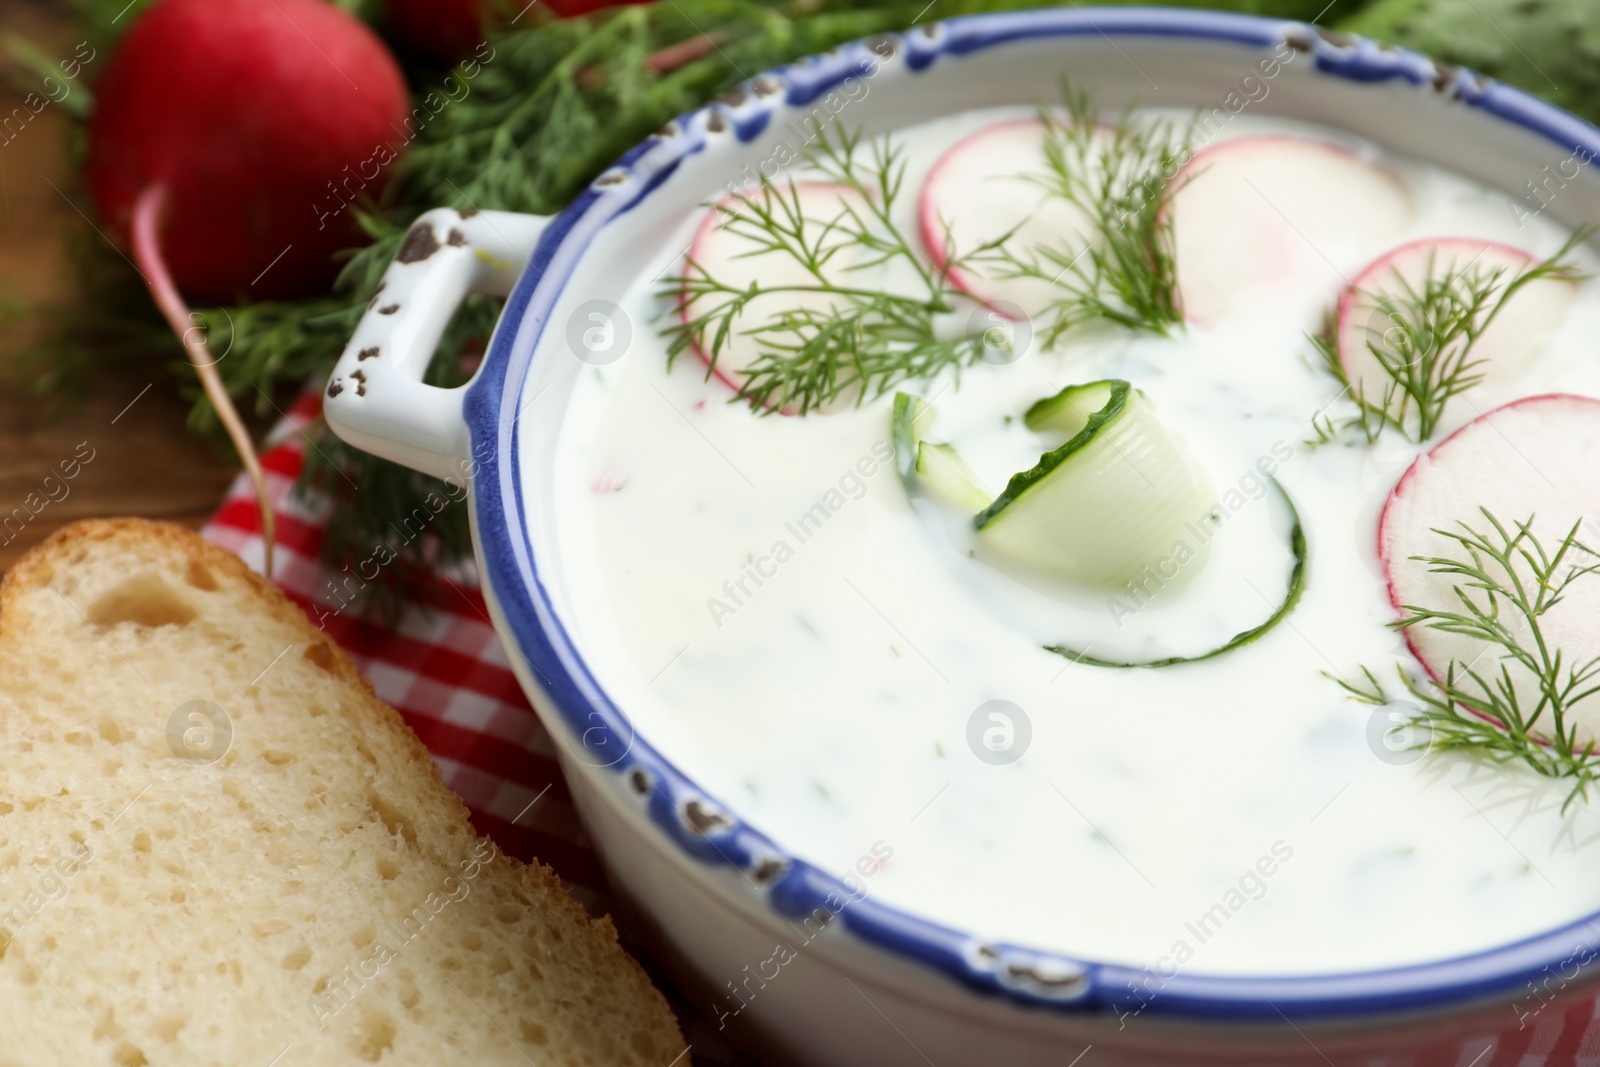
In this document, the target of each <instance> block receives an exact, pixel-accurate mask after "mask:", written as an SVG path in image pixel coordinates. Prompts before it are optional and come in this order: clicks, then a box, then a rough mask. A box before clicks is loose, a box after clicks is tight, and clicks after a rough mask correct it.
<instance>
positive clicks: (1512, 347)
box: [1337, 237, 1574, 404]
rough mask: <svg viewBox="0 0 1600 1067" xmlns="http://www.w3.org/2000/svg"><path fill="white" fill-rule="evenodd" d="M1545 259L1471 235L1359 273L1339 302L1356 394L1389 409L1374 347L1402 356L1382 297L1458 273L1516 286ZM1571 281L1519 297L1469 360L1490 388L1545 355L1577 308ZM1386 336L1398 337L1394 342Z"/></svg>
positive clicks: (1431, 242) (1438, 240) (1403, 251)
mask: <svg viewBox="0 0 1600 1067" xmlns="http://www.w3.org/2000/svg"><path fill="white" fill-rule="evenodd" d="M1536 262H1537V261H1536V260H1535V259H1534V257H1532V256H1530V255H1529V254H1528V253H1526V252H1524V251H1522V250H1521V249H1518V248H1512V247H1511V246H1510V245H1503V244H1498V243H1496V242H1493V241H1483V240H1479V239H1477V238H1469V237H1434V238H1427V239H1424V240H1421V241H1412V242H1411V243H1409V244H1404V245H1401V246H1400V247H1399V248H1396V249H1394V250H1393V251H1391V252H1389V253H1387V254H1385V255H1384V256H1383V257H1381V258H1380V259H1378V260H1377V261H1375V262H1374V263H1373V264H1372V265H1371V266H1369V267H1367V268H1366V269H1365V270H1363V271H1362V272H1361V273H1360V274H1358V275H1357V276H1356V278H1355V280H1354V281H1353V282H1351V283H1350V287H1349V288H1348V289H1346V290H1345V292H1344V295H1343V296H1342V297H1341V298H1340V299H1339V311H1338V324H1337V330H1338V334H1337V336H1338V352H1339V363H1340V365H1341V366H1342V367H1343V368H1344V373H1345V377H1346V379H1347V380H1348V381H1349V382H1350V385H1351V392H1352V394H1353V395H1355V396H1359V397H1362V398H1364V399H1365V400H1366V402H1367V403H1369V404H1382V402H1383V396H1384V390H1385V388H1386V387H1388V386H1389V385H1390V384H1391V383H1392V379H1391V378H1390V377H1389V375H1388V374H1387V373H1386V372H1385V371H1384V369H1383V365H1382V364H1381V363H1379V361H1378V358H1377V357H1376V356H1374V355H1373V354H1372V349H1371V347H1370V346H1371V345H1374V344H1375V345H1378V346H1380V347H1383V348H1384V349H1385V351H1387V352H1390V353H1394V352H1395V351H1396V349H1395V344H1394V341H1393V339H1392V335H1390V334H1389V331H1392V330H1393V329H1394V328H1395V326H1394V323H1393V321H1392V320H1390V319H1389V318H1388V317H1387V316H1386V315H1384V314H1383V312H1382V311H1381V310H1379V306H1378V301H1377V299H1376V298H1377V296H1378V295H1379V294H1384V295H1388V296H1389V297H1390V298H1391V299H1397V300H1398V299H1403V297H1404V295H1405V293H1406V287H1407V286H1410V288H1411V289H1412V290H1413V291H1417V290H1420V289H1421V288H1422V286H1423V285H1424V284H1425V283H1426V282H1427V280H1428V278H1429V277H1430V275H1431V276H1432V277H1433V278H1435V279H1439V278H1443V277H1444V276H1445V275H1446V274H1448V273H1449V272H1450V271H1452V270H1455V271H1463V270H1471V271H1473V272H1479V271H1481V272H1483V273H1484V274H1487V273H1488V272H1491V271H1495V270H1498V271H1500V272H1501V275H1500V286H1501V288H1502V289H1503V288H1504V286H1506V285H1508V284H1510V283H1511V282H1512V281H1513V280H1514V279H1515V278H1516V277H1517V275H1519V274H1522V273H1523V272H1524V271H1526V270H1527V269H1528V268H1529V267H1532V266H1533V265H1534V264H1535V263H1536ZM1573 289H1574V287H1573V285H1572V284H1571V283H1570V282H1558V281H1535V282H1531V283H1529V284H1528V285H1527V286H1526V287H1525V288H1523V289H1522V290H1521V291H1520V292H1518V293H1516V294H1515V295H1514V296H1512V298H1511V299H1510V300H1508V301H1507V302H1506V305H1505V307H1504V308H1503V309H1501V311H1500V313H1499V314H1498V315H1496V316H1495V319H1494V321H1493V322H1492V323H1490V324H1489V326H1488V328H1487V329H1485V330H1484V331H1483V333H1482V334H1481V335H1480V336H1479V337H1478V339H1477V341H1476V342H1475V343H1474V344H1473V346H1472V354H1471V356H1469V357H1468V358H1469V359H1470V360H1471V361H1472V362H1477V361H1479V360H1482V361H1483V365H1482V366H1481V367H1479V368H1477V370H1476V371H1475V372H1474V373H1477V374H1481V375H1482V376H1483V379H1484V381H1485V382H1496V381H1505V380H1507V379H1509V378H1513V377H1515V376H1516V375H1517V374H1519V373H1520V372H1521V371H1522V370H1523V369H1524V368H1525V367H1526V366H1527V364H1528V362H1529V361H1530V360H1531V359H1532V358H1533V357H1534V356H1535V355H1536V354H1537V353H1538V350H1539V346H1540V343H1541V342H1542V341H1543V339H1544V337H1545V335H1546V334H1547V333H1549V332H1550V329H1551V327H1552V326H1553V325H1554V324H1555V323H1557V322H1559V321H1560V320H1561V318H1562V316H1563V315H1565V314H1566V311H1567V307H1568V305H1570V304H1571V303H1572V297H1573ZM1386 336H1388V337H1389V338H1390V339H1389V340H1387V341H1386Z"/></svg>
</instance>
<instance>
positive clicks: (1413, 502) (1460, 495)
mask: <svg viewBox="0 0 1600 1067" xmlns="http://www.w3.org/2000/svg"><path fill="white" fill-rule="evenodd" d="M1480 508H1487V509H1488V510H1489V511H1490V512H1491V513H1492V514H1493V515H1494V516H1495V517H1496V518H1497V519H1499V520H1500V522H1501V523H1502V524H1504V525H1505V526H1506V527H1507V528H1508V529H1510V530H1515V524H1516V523H1520V522H1525V521H1527V520H1528V519H1529V518H1530V517H1532V518H1533V520H1534V522H1533V526H1532V530H1533V533H1534V535H1535V536H1536V537H1537V538H1538V539H1539V541H1540V542H1541V543H1542V544H1543V545H1544V546H1545V547H1546V548H1547V549H1549V550H1554V549H1555V547H1556V546H1558V545H1559V544H1560V543H1561V541H1562V539H1563V538H1564V537H1566V535H1567V533H1568V531H1570V530H1571V529H1572V527H1573V525H1574V524H1575V523H1582V525H1581V526H1580V528H1579V530H1578V540H1579V541H1580V542H1582V543H1584V544H1586V545H1588V546H1589V547H1591V548H1595V549H1596V550H1600V400H1596V399H1594V398H1592V397H1586V396H1573V395H1569V394H1553V395H1546V396H1535V397H1529V398H1527V399H1523V400H1518V401H1515V402H1513V403H1510V404H1507V405H1505V406H1504V407H1500V408H1496V409H1495V410H1493V411H1490V412H1489V413H1488V414H1485V415H1482V416H1480V417H1479V418H1477V419H1474V420H1473V421H1472V422H1470V423H1468V424H1467V425H1465V426H1463V427H1462V428H1461V429H1459V430H1457V431H1456V432H1455V433H1454V434H1452V435H1451V436H1449V437H1447V438H1446V439H1445V440H1444V441H1442V442H1440V443H1439V444H1438V445H1437V446H1436V447H1435V448H1434V449H1433V451H1431V452H1428V453H1425V454H1424V455H1422V456H1419V457H1418V458H1417V460H1416V462H1415V463H1413V464H1412V465H1411V468H1410V469H1409V470H1407V471H1406V473H1405V475H1404V477H1402V478H1401V479H1400V482H1399V484H1398V485H1396V486H1395V488H1394V491H1393V492H1392V493H1390V495H1389V499H1388V501H1387V503H1385V505H1384V509H1383V515H1382V517H1381V518H1380V519H1379V522H1378V553H1379V555H1380V556H1381V557H1382V560H1383V567H1384V573H1385V575H1386V577H1387V579H1388V582H1389V599H1390V600H1391V601H1392V602H1393V604H1394V606H1395V608H1396V610H1397V611H1400V612H1402V614H1409V613H1407V612H1405V609H1406V608H1407V607H1408V606H1416V607H1423V608H1434V609H1439V610H1447V611H1460V610H1461V609H1462V605H1461V601H1460V598H1459V596H1458V595H1457V593H1456V586H1457V584H1458V583H1460V582H1461V581H1462V579H1461V578H1460V577H1458V576H1452V575H1444V574H1435V573H1433V572H1432V571H1431V570H1430V569H1429V566H1428V564H1426V563H1423V562H1420V561H1418V560H1416V559H1413V558H1412V557H1414V556H1425V557H1446V558H1453V559H1461V558H1463V557H1464V555H1465V552H1464V550H1463V548H1462V547H1461V546H1460V545H1459V544H1457V543H1456V542H1454V541H1452V540H1450V539H1449V538H1446V537H1444V536H1442V535H1440V534H1438V533H1435V532H1434V531H1435V530H1439V529H1445V530H1459V529H1460V528H1461V527H1460V523H1462V522H1465V523H1466V524H1467V525H1469V526H1471V527H1472V528H1473V529H1475V530H1477V531H1478V532H1480V533H1492V528H1491V527H1490V526H1489V523H1488V521H1487V520H1486V519H1485V518H1484V515H1483V512H1482V511H1481V510H1480ZM1569 558H1571V559H1572V560H1573V561H1575V562H1576V563H1578V564H1579V565H1583V564H1586V563H1591V562H1593V561H1594V560H1593V558H1592V557H1589V556H1587V555H1585V554H1583V553H1577V554H1576V555H1574V556H1572V557H1569ZM1491 566H1493V564H1491ZM1495 577H1496V579H1497V580H1504V579H1505V578H1507V577H1508V576H1506V575H1496V576H1495ZM1524 580H1526V577H1525V576H1524ZM1468 592H1469V594H1470V595H1472V596H1473V597H1474V599H1475V600H1476V601H1477V602H1479V603H1480V604H1481V603H1484V602H1485V601H1484V594H1482V593H1476V592H1472V591H1471V590H1468ZM1502 617H1503V618H1507V619H1508V620H1509V619H1510V618H1512V616H1510V615H1509V613H1506V612H1503V613H1502ZM1540 625H1541V628H1542V630H1543V632H1544V636H1545V639H1546V641H1547V642H1548V643H1549V644H1550V645H1551V646H1552V647H1554V648H1559V649H1560V650H1561V651H1562V653H1563V659H1564V661H1565V662H1566V663H1567V664H1568V665H1569V666H1573V667H1576V666H1580V665H1582V664H1583V663H1586V662H1588V661H1589V660H1590V659H1592V658H1593V657H1594V656H1595V655H1597V654H1600V575H1596V576H1594V577H1590V578H1582V579H1579V580H1578V581H1577V582H1575V583H1574V584H1573V585H1572V586H1571V587H1570V588H1569V589H1568V590H1567V592H1566V595H1565V596H1564V598H1563V599H1562V600H1561V601H1560V602H1559V603H1557V604H1556V605H1555V606H1554V607H1553V608H1551V609H1550V610H1549V611H1548V612H1547V613H1546V614H1545V615H1544V616H1543V618H1542V619H1541V620H1540ZM1404 633H1405V637H1406V641H1407V642H1408V643H1409V644H1410V646H1411V651H1412V653H1413V654H1414V655H1415V656H1416V657H1417V659H1418V660H1420V661H1421V663H1422V665H1423V666H1424V667H1426V668H1427V670H1428V673H1429V674H1431V675H1432V676H1433V677H1434V678H1435V679H1442V678H1444V677H1445V676H1446V674H1447V672H1448V671H1449V669H1450V665H1451V664H1452V663H1455V664H1457V675H1458V679H1459V677H1460V672H1461V669H1462V667H1463V666H1470V667H1471V668H1472V669H1473V670H1475V671H1477V672H1478V673H1479V674H1481V675H1483V676H1484V677H1485V678H1494V677H1496V676H1498V675H1499V673H1500V667H1501V663H1502V659H1501V655H1502V653H1503V650H1502V649H1501V648H1500V647H1499V646H1496V645H1489V644H1487V643H1485V642H1483V641H1480V640H1478V639H1477V638H1474V637H1470V636H1465V635H1461V634H1452V633H1446V632H1443V631H1440V630H1436V629H1432V628H1430V627H1428V626H1427V625H1426V624H1419V625H1417V626H1412V627H1408V628H1407V629H1406V630H1405V631H1404ZM1507 665H1508V667H1509V669H1510V671H1511V673H1512V678H1513V680H1514V683H1515V685H1516V687H1517V690H1518V694H1519V699H1521V700H1522V701H1523V704H1522V706H1523V707H1525V708H1528V709H1532V708H1533V707H1534V706H1535V704H1536V703H1537V701H1538V695H1537V687H1536V683H1535V679H1534V676H1533V674H1532V673H1531V672H1528V671H1526V670H1525V669H1523V668H1521V667H1520V666H1517V665H1515V664H1510V663H1508V664H1507ZM1548 720H1549V716H1548V714H1546V716H1545V717H1544V719H1542V720H1541V723H1542V724H1543V725H1546V726H1548V725H1549V722H1548ZM1574 723H1576V724H1577V725H1578V727H1579V730H1578V737H1579V741H1580V744H1581V743H1582V742H1583V741H1585V740H1587V739H1588V738H1591V737H1596V736H1600V696H1597V697H1591V698H1588V699H1586V700H1584V701H1582V702H1581V703H1579V704H1577V705H1576V706H1575V708H1574V714H1573V715H1572V717H1571V718H1569V720H1568V724H1569V725H1571V724H1574ZM1536 729H1537V727H1536Z"/></svg>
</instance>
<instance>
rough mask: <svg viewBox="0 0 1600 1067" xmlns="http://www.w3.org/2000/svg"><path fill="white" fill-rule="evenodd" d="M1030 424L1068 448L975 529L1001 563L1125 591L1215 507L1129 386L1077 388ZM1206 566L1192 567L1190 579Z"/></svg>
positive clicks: (1035, 470)
mask: <svg viewBox="0 0 1600 1067" xmlns="http://www.w3.org/2000/svg"><path fill="white" fill-rule="evenodd" d="M1023 421H1024V422H1025V423H1026V424H1027V426H1028V428H1029V429H1031V430H1036V431H1054V432H1058V433H1062V434H1065V435H1067V437H1068V440H1067V442H1066V443H1065V444H1063V445H1061V446H1060V447H1059V448H1056V449H1053V450H1052V451H1049V452H1046V453H1045V454H1044V455H1043V456H1041V457H1040V458H1039V462H1038V464H1036V465H1035V466H1034V467H1032V468H1031V469H1029V470H1025V471H1023V472H1022V473H1020V474H1017V475H1014V476H1013V477H1012V478H1011V481H1010V482H1009V483H1008V484H1007V485H1006V487H1005V489H1004V490H1003V491H1002V492H1001V493H1000V495H999V496H998V497H997V498H995V500H994V502H993V503H991V504H989V505H988V507H986V508H984V509H983V510H982V511H980V512H979V513H978V515H977V517H976V518H975V519H974V520H973V523H974V525H975V526H976V528H977V531H978V543H979V545H981V546H983V548H984V549H986V550H988V551H991V552H994V553H995V554H997V555H999V556H1002V557H1004V558H1006V559H1009V560H1011V561H1013V562H1016V563H1020V564H1022V565H1024V566H1027V567H1032V568H1035V569H1038V570H1041V571H1045V572H1046V573H1049V574H1053V575H1055V576H1056V577H1059V578H1063V579H1065V580H1067V581H1070V582H1074V583H1077V584H1080V585H1090V586H1103V587H1106V586H1109V587H1116V586H1120V585H1122V584H1123V583H1124V582H1127V581H1130V580H1132V579H1134V578H1136V577H1137V576H1138V575H1139V574H1140V572H1141V571H1142V570H1143V569H1144V568H1145V567H1147V566H1149V565H1150V564H1152V563H1153V562H1155V561H1157V560H1160V559H1162V558H1163V557H1164V556H1166V555H1167V554H1168V553H1169V552H1170V551H1171V549H1172V546H1173V544H1174V543H1175V542H1180V541H1183V540H1185V537H1184V534H1185V531H1186V530H1187V529H1188V528H1189V527H1190V526H1191V525H1194V524H1199V523H1204V522H1206V521H1208V517H1209V516H1210V514H1211V512H1212V510H1213V508H1214V507H1215V502H1216V499H1217V497H1216V491H1215V490H1214V489H1213V488H1212V485H1211V479H1210V477H1209V476H1208V475H1207V474H1206V472H1205V470H1204V469H1202V468H1201V466H1200V465H1199V463H1197V462H1196V461H1195V460H1194V458H1193V457H1192V456H1191V455H1190V454H1189V452H1188V450H1187V449H1186V448H1184V447H1183V445H1182V444H1181V443H1180V442H1179V441H1178V440H1177V439H1176V438H1174V437H1173V436H1172V435H1171V434H1170V433H1168V432H1167V430H1166V428H1165V427H1164V426H1162V425H1161V422H1160V421H1159V420H1158V419H1157V418H1156V415H1155V412H1154V410H1153V409H1152V406H1151V404H1150V401H1149V400H1148V399H1147V398H1146V397H1145V395H1144V394H1143V393H1141V392H1139V391H1138V390H1137V389H1135V388H1134V387H1133V386H1132V385H1130V384H1129V383H1128V382H1125V381H1121V380H1120V379H1108V380H1106V381H1099V382H1090V383H1088V384H1086V385H1074V386H1068V387H1067V388H1066V389H1063V390H1061V392H1059V393H1057V394H1056V395H1055V396H1053V397H1049V398H1047V399H1045V400H1041V401H1039V402H1038V403H1036V404H1034V405H1033V406H1032V407H1030V408H1029V409H1028V411H1027V414H1026V415H1024V416H1023ZM1206 551H1207V549H1206V547H1205V546H1204V545H1202V546H1201V547H1200V548H1199V549H1198V552H1199V553H1201V554H1203V553H1205V552H1206ZM1203 563H1204V560H1203V559H1198V558H1197V559H1192V560H1188V561H1186V566H1185V567H1184V568H1183V573H1184V574H1185V575H1192V574H1194V573H1195V572H1196V571H1197V570H1198V569H1199V567H1200V566H1201V565H1203Z"/></svg>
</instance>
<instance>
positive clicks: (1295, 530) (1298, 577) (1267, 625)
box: [1045, 477, 1306, 668]
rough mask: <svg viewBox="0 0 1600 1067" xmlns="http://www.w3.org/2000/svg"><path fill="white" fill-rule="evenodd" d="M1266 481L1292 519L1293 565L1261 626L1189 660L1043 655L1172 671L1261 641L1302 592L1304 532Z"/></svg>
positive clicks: (1290, 504)
mask: <svg viewBox="0 0 1600 1067" xmlns="http://www.w3.org/2000/svg"><path fill="white" fill-rule="evenodd" d="M1266 481H1267V483H1268V484H1269V485H1270V486H1271V487H1272V490H1273V492H1275V493H1276V494H1277V497H1278V500H1279V502H1281V503H1282V504H1283V505H1284V506H1285V507H1286V508H1288V509H1289V516H1290V519H1291V526H1290V528H1289V551H1290V552H1291V553H1292V555H1293V557H1294V564H1293V566H1292V567H1291V568H1290V570H1289V582H1288V588H1287V590H1286V591H1285V592H1284V595H1283V599H1282V600H1281V601H1280V602H1279V604H1278V606H1277V607H1276V608H1275V609H1274V610H1273V612H1272V614H1271V615H1268V616H1267V618H1266V619H1265V620H1264V621H1263V622H1260V623H1258V624H1257V625H1255V626H1252V627H1250V628H1249V629H1247V630H1242V631H1240V632H1239V633H1236V634H1234V635H1233V637H1231V638H1229V639H1228V640H1227V641H1226V642H1224V643H1222V644H1220V645H1218V646H1217V647H1216V648H1213V649H1209V650H1208V651H1205V652H1199V653H1196V654H1194V655H1188V656H1164V657H1161V658H1159V659H1152V660H1125V659H1110V658H1104V657H1097V656H1091V655H1089V651H1090V649H1091V648H1093V646H1092V645H1091V646H1089V647H1086V648H1083V649H1081V650H1080V649H1076V648H1072V647H1070V646H1068V645H1064V644H1055V645H1046V646H1045V651H1047V652H1055V653H1058V654H1060V655H1063V656H1065V657H1067V658H1068V659H1070V660H1072V661H1073V662H1074V663H1086V664H1088V665H1089V666H1091V667H1117V668H1130V667H1146V668H1158V667H1172V666H1175V665H1177V664H1179V663H1199V662H1200V661H1201V660H1207V659H1212V658H1213V657H1216V656H1220V655H1223V654H1224V653H1227V652H1231V651H1233V650H1234V649H1236V648H1238V647H1240V646H1241V645H1248V644H1249V643H1250V642H1252V641H1254V640H1255V639H1256V638H1258V637H1260V636H1261V635H1262V634H1264V633H1266V632H1267V631H1268V630H1270V629H1272V628H1273V627H1274V626H1276V625H1278V623H1279V622H1281V621H1282V620H1283V618H1284V616H1286V615H1288V614H1289V612H1291V611H1293V610H1294V606H1295V605H1296V604H1297V603H1299V601H1300V594H1301V593H1303V592H1305V587H1306V534H1305V529H1304V528H1303V527H1302V526H1301V524H1300V512H1299V510H1298V509H1297V508H1296V507H1295V506H1294V501H1293V500H1292V499H1290V497H1289V494H1288V492H1286V491H1285V490H1284V488H1283V486H1281V485H1279V484H1278V480H1277V479H1276V478H1271V477H1269V478H1267V479H1266Z"/></svg>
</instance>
